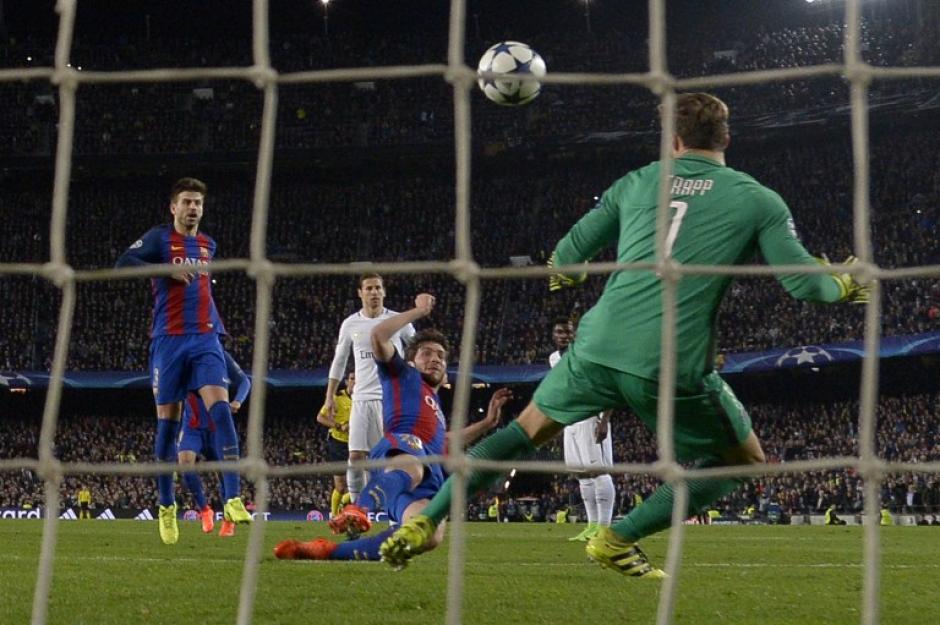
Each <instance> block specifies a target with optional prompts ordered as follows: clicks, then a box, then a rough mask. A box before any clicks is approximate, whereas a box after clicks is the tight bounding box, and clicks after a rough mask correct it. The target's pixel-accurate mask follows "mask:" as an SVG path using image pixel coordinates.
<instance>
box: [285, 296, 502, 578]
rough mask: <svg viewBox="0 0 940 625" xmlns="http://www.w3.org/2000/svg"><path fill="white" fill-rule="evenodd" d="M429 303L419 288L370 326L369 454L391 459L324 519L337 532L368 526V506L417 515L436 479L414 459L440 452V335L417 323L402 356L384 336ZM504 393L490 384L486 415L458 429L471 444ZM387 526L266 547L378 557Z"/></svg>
mask: <svg viewBox="0 0 940 625" xmlns="http://www.w3.org/2000/svg"><path fill="white" fill-rule="evenodd" d="M434 303H435V299H434V296H433V295H429V294H427V293H422V294H420V295H418V296H417V297H416V298H415V307H414V308H413V309H411V310H408V311H405V312H403V313H399V314H397V315H395V316H393V317H389V318H388V319H385V320H384V321H382V322H381V323H379V324H378V325H377V326H375V328H373V330H372V349H373V353H374V355H375V361H376V365H377V366H378V371H379V378H380V379H381V382H382V397H383V400H382V402H383V406H382V418H383V422H384V427H385V435H384V437H383V438H382V440H381V441H379V443H378V444H377V445H376V446H375V447H373V448H372V450H371V452H370V453H369V458H370V459H373V460H375V459H381V458H391V459H392V464H390V465H389V466H388V467H386V468H385V469H380V470H375V471H373V472H372V476H371V480H370V481H369V483H368V484H367V485H366V487H365V488H364V489H363V491H362V493H360V495H359V498H358V499H357V500H356V503H355V504H350V505H348V506H346V507H345V508H344V509H343V512H342V513H341V514H340V515H339V516H338V517H336V518H335V519H333V520H332V521H331V522H330V527H331V529H332V530H333V532H334V533H340V532H343V531H345V532H347V533H348V534H350V536H358V535H359V534H360V533H364V532H367V531H369V529H370V528H371V527H372V525H371V523H370V521H369V512H370V511H372V512H375V511H380V510H384V511H385V512H386V513H387V514H388V518H389V519H390V520H391V521H395V522H396V523H404V522H406V521H408V520H409V519H411V518H412V517H414V516H415V515H417V514H419V513H420V512H421V511H422V510H423V509H424V506H425V505H427V503H428V501H429V500H430V498H431V497H433V496H434V494H435V493H436V492H437V491H438V490H440V488H441V486H442V485H443V484H444V471H443V469H442V468H441V466H440V465H439V464H431V465H427V466H424V465H422V464H420V462H419V459H420V458H422V457H424V456H442V455H444V454H445V453H447V444H448V439H449V437H450V433H449V432H448V431H447V422H446V420H445V418H444V413H443V411H442V410H441V407H440V406H441V400H440V398H439V397H438V395H437V391H438V389H440V387H441V385H442V384H443V383H444V380H445V379H446V377H447V342H446V339H445V337H444V335H443V334H441V333H440V332H438V331H436V330H432V329H428V330H422V331H421V332H418V333H417V334H416V335H415V336H414V338H413V339H412V340H411V341H410V342H409V343H408V346H407V347H406V349H405V358H404V359H403V358H402V357H401V356H400V355H399V354H398V352H397V351H396V350H395V348H394V346H393V344H392V341H391V338H392V336H394V335H395V333H396V332H398V331H399V330H400V329H401V328H403V327H404V326H405V325H407V324H409V323H411V322H413V321H417V320H418V319H421V318H423V317H427V316H428V315H429V314H431V311H432V310H433V308H434ZM406 361H407V362H406ZM511 398H512V393H511V392H510V391H509V389H506V388H502V389H499V390H498V391H496V392H495V393H494V394H493V397H491V398H490V403H489V408H488V410H487V413H486V417H485V418H484V419H483V420H481V421H478V422H477V423H473V424H471V425H468V426H467V427H465V428H464V429H463V438H464V441H465V442H467V443H471V442H473V441H474V440H476V439H478V438H480V436H482V435H483V434H484V433H485V432H487V431H489V430H491V429H492V428H494V427H495V426H496V425H497V424H498V423H499V419H500V412H501V410H502V407H503V405H504V404H505V403H506V402H507V401H509V400H510V399H511ZM444 525H445V523H444V522H441V523H440V524H439V525H438V526H437V528H436V530H435V531H434V534H433V536H432V537H430V539H429V542H428V549H433V548H434V547H436V546H437V545H438V544H440V542H441V540H442V539H443V536H444ZM391 533H392V530H391V529H387V530H385V531H383V532H381V533H379V534H376V535H374V536H367V537H365V538H357V539H355V540H349V541H346V542H343V543H336V542H333V541H331V540H328V539H326V538H317V539H314V540H311V541H307V542H300V541H297V540H285V541H282V542H280V543H278V545H277V546H276V547H275V548H274V555H275V556H276V557H277V558H279V559H282V560H378V559H380V556H379V547H380V546H381V545H382V542H383V541H385V540H386V539H387V538H388V537H389V536H391Z"/></svg>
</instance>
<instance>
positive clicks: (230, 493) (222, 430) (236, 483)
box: [209, 401, 241, 505]
mask: <svg viewBox="0 0 940 625" xmlns="http://www.w3.org/2000/svg"><path fill="white" fill-rule="evenodd" d="M209 418H210V419H212V422H213V423H215V437H214V438H215V453H216V455H218V457H219V458H220V459H221V460H230V459H233V458H238V457H239V450H238V434H237V433H236V432H235V419H233V418H232V407H231V406H230V405H229V403H228V402H227V401H217V402H215V403H214V404H212V407H211V408H209ZM222 491H223V495H222V496H223V497H224V500H223V501H222V504H223V505H224V504H225V502H226V501H228V500H229V499H231V498H233V497H238V496H239V494H240V493H241V479H240V477H239V475H238V473H232V472H230V471H226V472H224V473H222Z"/></svg>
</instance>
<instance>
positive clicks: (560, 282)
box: [548, 252, 587, 292]
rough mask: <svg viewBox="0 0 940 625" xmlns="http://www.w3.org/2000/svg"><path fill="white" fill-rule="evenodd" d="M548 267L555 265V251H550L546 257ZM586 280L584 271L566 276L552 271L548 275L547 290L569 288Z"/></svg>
mask: <svg viewBox="0 0 940 625" xmlns="http://www.w3.org/2000/svg"><path fill="white" fill-rule="evenodd" d="M548 266H549V268H554V267H555V252H552V255H551V257H550V258H549V259H548ZM585 280H587V274H586V273H580V274H578V275H576V276H574V277H572V276H566V275H564V274H561V273H553V274H549V276H548V290H549V291H553V292H554V291H560V290H561V289H566V288H570V287H573V286H577V285H579V284H581V283H582V282H584V281H585Z"/></svg>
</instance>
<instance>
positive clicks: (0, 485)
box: [0, 394, 940, 520]
mask: <svg viewBox="0 0 940 625" xmlns="http://www.w3.org/2000/svg"><path fill="white" fill-rule="evenodd" d="M938 410H940V395H935V394H933V395H913V396H907V397H900V398H898V397H883V398H882V399H881V400H880V403H879V406H878V413H877V419H878V428H877V450H878V453H879V455H880V457H881V458H883V459H884V460H886V461H892V462H909V463H922V462H935V461H937V460H940V425H938V423H937V420H936V419H935V418H934V415H935V414H936V413H937V411H938ZM749 411H750V413H751V416H752V419H753V421H754V427H755V431H756V432H757V434H758V436H759V437H760V439H761V440H762V442H763V446H764V450H765V452H766V454H767V459H768V462H771V463H786V462H790V461H794V460H803V459H812V458H822V457H831V456H852V455H857V454H858V452H859V450H858V436H857V431H856V424H857V422H858V405H857V403H856V402H831V403H796V404H784V405H779V404H775V405H770V404H757V405H753V406H750V407H749ZM150 423H151V421H150V420H149V419H148V418H146V417H144V416H133V415H100V416H98V415H96V416H64V417H63V418H62V420H61V421H60V424H59V430H58V432H57V435H56V454H57V457H59V458H60V459H62V460H64V461H79V460H81V461H88V462H128V463H133V462H138V461H150V460H151V459H152V441H151V440H150V439H151V434H150V430H151V426H150ZM612 431H613V436H614V459H615V460H617V461H620V462H653V461H655V459H656V442H655V439H654V437H652V436H651V435H650V434H649V432H648V431H647V430H646V428H645V427H643V425H642V424H641V423H640V422H639V420H637V419H636V418H635V417H634V416H633V415H632V414H626V413H619V414H617V415H615V417H614V420H613V430H612ZM38 436H39V423H38V419H35V418H25V417H24V418H19V419H15V418H14V419H3V420H0V458H15V457H36V453H37V452H36V449H37V440H38ZM325 442H326V438H325V429H324V428H322V427H319V426H317V424H316V423H314V421H313V419H309V420H292V419H279V418H277V417H276V416H274V415H272V416H271V417H269V418H268V419H267V420H266V422H265V436H264V445H265V447H264V449H265V459H266V461H267V462H269V463H270V464H272V465H274V464H277V465H296V464H304V463H317V462H322V461H324V460H325V458H326V450H325ZM560 456H561V450H560V449H559V448H558V447H557V446H555V447H550V448H548V449H547V450H545V451H544V453H542V455H540V456H539V457H540V458H542V459H556V460H557V459H560ZM213 482H214V478H212V479H210V480H209V482H208V485H207V492H208V493H209V494H210V498H215V493H216V489H215V487H214V485H213ZM615 483H616V488H617V493H618V505H617V507H616V512H618V513H625V512H627V511H628V510H629V509H630V508H631V507H632V506H633V505H634V503H635V502H636V501H637V498H638V497H639V498H641V499H642V498H646V497H648V496H649V494H650V493H651V492H652V491H653V489H654V488H655V487H656V485H657V480H656V478H655V477H651V476H647V475H618V476H615ZM81 484H88V485H89V486H90V487H91V489H92V491H93V492H94V500H95V502H96V504H97V505H98V506H99V507H105V506H111V507H118V508H144V507H152V506H153V505H154V497H155V493H154V488H153V481H152V479H151V478H149V477H124V476H122V477H115V476H73V477H69V478H67V479H66V480H64V481H63V483H62V485H61V488H60V492H61V494H62V497H63V498H64V499H63V500H64V501H66V502H68V501H70V498H72V497H74V496H75V494H76V493H77V492H78V490H79V486H80V485H81ZM244 485H245V487H246V492H247V493H248V499H249V500H252V499H253V494H252V488H251V485H250V484H249V483H247V482H246V483H245V484H244ZM331 489H332V481H331V478H330V477H329V476H324V475H311V476H305V477H296V478H290V479H286V478H279V479H275V480H273V481H272V483H271V499H270V507H272V508H275V509H292V510H298V509H311V508H313V509H318V510H321V511H323V510H328V509H329V496H330V490H331ZM179 492H180V493H181V494H178V499H179V500H180V501H181V502H188V500H189V499H188V495H186V494H184V493H183V491H182V487H180V491H179ZM577 493H578V488H577V481H576V480H575V479H574V478H573V476H572V475H556V476H553V478H552V479H551V481H548V482H545V483H542V484H541V485H540V486H539V487H538V489H535V490H532V491H531V492H519V491H517V490H516V489H513V491H512V492H511V497H507V496H503V495H501V496H500V497H501V499H502V504H503V506H504V510H503V512H502V514H503V516H505V517H506V518H510V519H511V520H523V519H524V515H525V514H527V513H528V514H532V511H533V507H536V509H535V513H534V514H533V517H534V518H533V520H545V519H547V518H548V517H549V515H551V514H552V513H554V512H556V511H557V510H559V509H564V508H573V509H577V506H578V503H579V496H578V494H577ZM42 497H43V495H42V482H41V481H39V480H38V479H36V477H35V476H34V475H33V474H32V473H30V472H29V471H21V472H19V473H17V474H7V475H4V476H3V479H2V480H0V508H2V507H7V506H23V505H24V504H27V505H32V506H36V505H40V504H41V503H42ZM491 497H492V495H486V496H481V497H480V498H478V499H476V500H474V501H472V502H471V507H470V516H471V518H482V517H481V516H480V515H481V513H482V512H484V511H485V510H486V509H487V507H488V505H489V504H488V502H489V501H490V500H491ZM215 499H217V498H215ZM881 499H882V502H883V505H884V506H885V507H887V508H888V509H889V510H891V511H892V512H898V513H929V514H933V513H940V479H938V478H937V477H936V476H931V475H925V474H913V475H889V476H888V478H887V479H886V481H885V482H884V484H883V487H882V490H881ZM510 503H512V504H513V507H511V508H509V511H506V509H505V507H506V506H509V504H510ZM771 504H777V505H779V506H780V507H781V509H782V510H783V512H784V513H785V514H788V515H791V516H792V515H796V514H819V513H821V512H823V511H825V510H826V509H827V508H828V507H829V506H830V505H835V506H836V509H837V510H839V511H840V512H844V513H847V514H851V513H858V512H860V511H861V509H862V481H861V479H860V477H859V476H858V475H857V474H856V473H855V472H854V471H852V470H841V471H817V472H811V473H803V474H783V475H777V476H768V477H760V478H757V479H755V480H753V481H752V482H750V483H749V484H748V485H747V486H746V487H745V488H743V489H741V490H739V491H737V492H735V493H734V494H733V495H731V496H729V497H727V498H725V499H724V500H722V502H720V504H719V506H720V507H721V509H722V511H725V512H727V513H729V514H730V513H734V514H737V513H740V512H742V511H744V510H745V509H747V508H749V507H750V506H754V507H755V508H756V510H757V512H758V513H765V512H766V510H767V507H768V506H769V505H771ZM216 507H217V508H218V507H219V506H218V502H217V501H216ZM513 510H514V511H515V512H513Z"/></svg>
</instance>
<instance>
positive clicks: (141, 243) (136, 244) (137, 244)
mask: <svg viewBox="0 0 940 625" xmlns="http://www.w3.org/2000/svg"><path fill="white" fill-rule="evenodd" d="M143 246H144V240H143V239H137V240H136V241H134V244H133V245H131V246H130V247H129V248H127V249H129V250H136V249H137V248H139V247H143Z"/></svg>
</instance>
